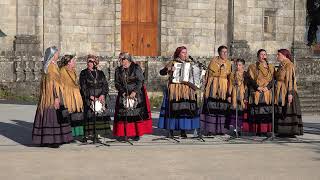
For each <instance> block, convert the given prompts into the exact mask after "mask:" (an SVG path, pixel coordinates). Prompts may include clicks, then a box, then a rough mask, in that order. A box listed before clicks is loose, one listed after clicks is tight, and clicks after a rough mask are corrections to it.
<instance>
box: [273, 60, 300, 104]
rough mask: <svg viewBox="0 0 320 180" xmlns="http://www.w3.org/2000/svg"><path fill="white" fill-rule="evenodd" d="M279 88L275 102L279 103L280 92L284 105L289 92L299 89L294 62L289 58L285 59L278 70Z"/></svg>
mask: <svg viewBox="0 0 320 180" xmlns="http://www.w3.org/2000/svg"><path fill="white" fill-rule="evenodd" d="M276 79H277V88H276V93H275V104H278V101H279V98H280V93H281V102H282V106H284V105H285V103H286V97H287V94H293V91H297V84H296V81H295V68H294V64H293V63H292V62H291V61H290V60H289V59H286V60H284V61H283V62H282V63H281V65H280V68H279V69H278V71H277V72H276Z"/></svg>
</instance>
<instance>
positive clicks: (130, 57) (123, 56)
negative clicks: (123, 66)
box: [119, 52, 133, 62]
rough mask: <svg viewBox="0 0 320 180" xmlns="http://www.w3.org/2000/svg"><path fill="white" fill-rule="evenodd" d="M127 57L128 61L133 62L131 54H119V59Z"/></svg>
mask: <svg viewBox="0 0 320 180" xmlns="http://www.w3.org/2000/svg"><path fill="white" fill-rule="evenodd" d="M123 59H127V60H128V61H130V62H133V59H132V56H131V55H130V54H129V53H128V52H122V53H120V54H119V60H123Z"/></svg>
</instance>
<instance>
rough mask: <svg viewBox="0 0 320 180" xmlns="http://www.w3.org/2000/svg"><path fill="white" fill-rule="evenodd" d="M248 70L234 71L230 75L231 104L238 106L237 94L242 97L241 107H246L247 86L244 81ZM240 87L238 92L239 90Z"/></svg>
mask: <svg viewBox="0 0 320 180" xmlns="http://www.w3.org/2000/svg"><path fill="white" fill-rule="evenodd" d="M245 73H246V72H243V73H240V72H238V71H237V72H233V73H232V74H231V76H230V86H229V90H228V91H229V94H230V95H231V104H232V106H233V107H234V108H236V106H237V99H238V98H237V96H238V97H240V103H241V107H242V108H245V104H244V96H245V92H246V89H247V86H246V84H245V82H244V76H245ZM237 88H238V92H237Z"/></svg>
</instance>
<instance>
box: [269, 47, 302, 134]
mask: <svg viewBox="0 0 320 180" xmlns="http://www.w3.org/2000/svg"><path fill="white" fill-rule="evenodd" d="M277 60H278V61H279V62H280V67H279V69H278V70H277V72H276V80H277V86H276V91H275V104H276V108H275V109H276V116H275V117H276V119H275V132H276V133H277V134H278V135H279V136H289V137H290V136H295V135H303V124H302V119H301V109H300V101H299V96H298V94H297V84H296V77H295V67H294V64H293V62H292V57H291V54H290V52H289V51H288V50H287V49H280V50H278V54H277Z"/></svg>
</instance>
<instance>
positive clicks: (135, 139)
mask: <svg viewBox="0 0 320 180" xmlns="http://www.w3.org/2000/svg"><path fill="white" fill-rule="evenodd" d="M132 140H134V141H139V140H140V137H139V136H135V137H134V138H132Z"/></svg>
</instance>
